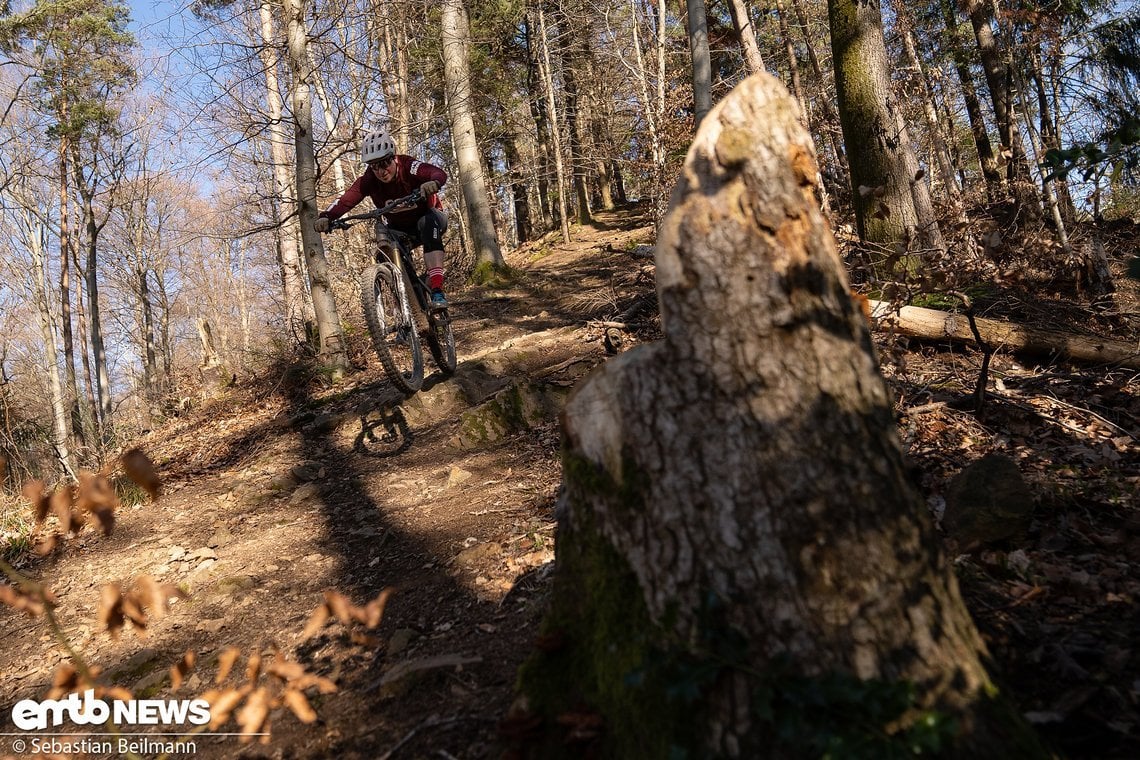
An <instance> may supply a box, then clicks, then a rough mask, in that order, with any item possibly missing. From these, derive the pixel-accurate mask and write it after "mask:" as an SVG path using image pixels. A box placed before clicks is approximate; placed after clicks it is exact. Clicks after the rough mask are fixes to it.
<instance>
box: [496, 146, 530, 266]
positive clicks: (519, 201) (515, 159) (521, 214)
mask: <svg viewBox="0 0 1140 760" xmlns="http://www.w3.org/2000/svg"><path fill="white" fill-rule="evenodd" d="M518 141H519V135H518V134H517V133H514V132H512V133H511V134H510V135H508V136H507V137H505V138H504V139H503V155H504V157H505V158H506V163H507V176H508V177H510V188H511V201H512V204H513V205H514V210H515V237H516V238H517V239H518V242H519V243H520V244H522V243H525V242H526V241H528V240H530V239H531V237H532V235H533V230H532V229H531V226H530V200H529V198H528V197H527V196H528V192H527V184H526V174H525V173H524V172H523V162H522V158H521V157H520V155H519V147H518Z"/></svg>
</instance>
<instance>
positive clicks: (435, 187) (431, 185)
mask: <svg viewBox="0 0 1140 760" xmlns="http://www.w3.org/2000/svg"><path fill="white" fill-rule="evenodd" d="M420 192H421V193H423V195H424V197H425V198H430V197H432V196H433V195H435V194H436V193H438V192H439V183H438V182H436V181H435V180H434V179H429V180H428V181H427V182H425V183H423V184H422V185H420Z"/></svg>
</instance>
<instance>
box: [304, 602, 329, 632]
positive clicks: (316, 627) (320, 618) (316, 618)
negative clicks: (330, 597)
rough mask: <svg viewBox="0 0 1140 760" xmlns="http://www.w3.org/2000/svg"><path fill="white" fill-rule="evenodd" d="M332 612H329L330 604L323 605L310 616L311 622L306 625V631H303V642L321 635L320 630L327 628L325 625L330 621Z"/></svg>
mask: <svg viewBox="0 0 1140 760" xmlns="http://www.w3.org/2000/svg"><path fill="white" fill-rule="evenodd" d="M331 615H332V612H331V611H330V610H329V605H328V602H325V603H323V604H321V606H320V607H317V608H316V609H315V610H313V614H312V615H310V616H309V622H307V623H305V630H303V631H301V641H308V640H309V639H311V638H313V637H314V636H316V635H317V634H318V633H320V630H321V629H322V628H324V627H325V623H327V622H328V621H329V617H330V616H331Z"/></svg>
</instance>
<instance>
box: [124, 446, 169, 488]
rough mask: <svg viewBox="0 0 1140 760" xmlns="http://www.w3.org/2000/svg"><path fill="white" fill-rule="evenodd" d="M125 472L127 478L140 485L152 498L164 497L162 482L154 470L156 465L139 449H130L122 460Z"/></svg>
mask: <svg viewBox="0 0 1140 760" xmlns="http://www.w3.org/2000/svg"><path fill="white" fill-rule="evenodd" d="M120 461H121V462H122V465H123V472H125V473H126V474H127V477H128V478H130V479H131V480H133V481H134V482H135V483H138V484H139V486H140V487H142V489H143V490H144V491H146V492H147V493H148V494H150V498H152V499H157V498H158V497H159V496H161V495H162V480H161V479H160V478H159V477H158V473H157V472H156V471H155V469H154V463H152V462H151V461H150V458H149V457H147V455H146V454H144V453H142V451H140V450H139V449H130V450H129V451H126V452H124V453H123V456H122V457H121V458H120Z"/></svg>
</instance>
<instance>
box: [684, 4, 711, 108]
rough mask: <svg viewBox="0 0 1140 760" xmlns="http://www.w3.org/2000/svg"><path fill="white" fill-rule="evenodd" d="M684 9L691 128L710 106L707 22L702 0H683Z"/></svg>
mask: <svg viewBox="0 0 1140 760" xmlns="http://www.w3.org/2000/svg"><path fill="white" fill-rule="evenodd" d="M685 11H686V13H687V15H688V19H689V53H690V55H691V56H692V58H693V128H694V129H697V128H698V127H700V125H701V122H702V121H703V120H704V118H705V115H706V114H708V112H709V109H711V108H712V58H711V56H710V55H709V22H708V18H706V16H705V3H704V0H685Z"/></svg>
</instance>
